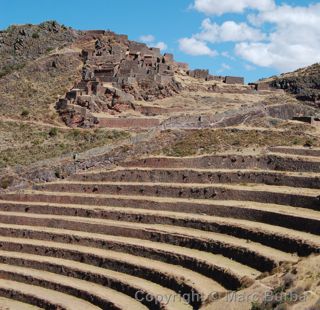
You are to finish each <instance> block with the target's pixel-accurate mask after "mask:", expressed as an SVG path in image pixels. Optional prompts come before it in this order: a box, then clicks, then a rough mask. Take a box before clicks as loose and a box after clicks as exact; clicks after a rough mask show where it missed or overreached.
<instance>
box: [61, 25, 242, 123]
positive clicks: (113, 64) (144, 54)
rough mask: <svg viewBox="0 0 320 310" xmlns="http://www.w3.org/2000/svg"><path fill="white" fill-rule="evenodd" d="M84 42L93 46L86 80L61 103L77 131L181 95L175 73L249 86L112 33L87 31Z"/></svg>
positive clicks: (86, 54) (86, 57) (85, 53)
mask: <svg viewBox="0 0 320 310" xmlns="http://www.w3.org/2000/svg"><path fill="white" fill-rule="evenodd" d="M83 40H86V42H92V44H91V45H90V44H86V46H89V47H86V48H85V49H83V50H82V53H81V57H82V61H83V69H82V79H81V80H80V81H78V82H77V83H76V85H75V86H74V88H73V89H71V90H70V91H69V92H68V93H67V94H66V96H65V97H64V98H61V99H60V100H59V101H58V103H57V104H56V108H57V110H58V112H59V114H60V115H61V117H62V119H63V121H64V122H65V123H66V124H67V125H68V126H71V127H84V128H87V127H93V126H95V125H97V124H98V123H99V119H98V118H97V117H95V116H94V114H95V113H108V114H111V115H116V114H118V113H121V112H123V111H125V110H129V109H132V110H135V106H134V100H145V101H153V100H155V99H162V98H165V97H168V96H172V95H174V94H176V93H178V92H180V91H181V88H182V87H181V84H180V83H179V82H177V81H176V79H175V73H176V72H179V71H183V72H184V73H186V74H188V75H189V76H191V77H194V78H196V79H204V80H206V81H209V80H217V81H221V82H224V83H227V84H244V79H243V78H241V77H229V76H227V77H221V76H213V75H210V74H209V70H200V69H196V70H189V66H188V64H186V63H179V62H175V60H174V56H173V55H172V54H168V53H167V54H164V55H162V54H161V52H160V49H159V48H154V47H151V48H150V47H148V46H147V45H146V44H144V43H138V42H135V41H130V40H128V36H126V35H117V34H115V33H113V32H111V31H104V30H92V31H86V32H85V36H84V38H83Z"/></svg>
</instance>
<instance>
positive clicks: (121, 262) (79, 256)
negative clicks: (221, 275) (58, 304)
mask: <svg viewBox="0 0 320 310" xmlns="http://www.w3.org/2000/svg"><path fill="white" fill-rule="evenodd" d="M19 233H20V235H22V236H23V233H22V234H21V232H19ZM31 237H33V236H31ZM0 244H1V248H2V249H4V250H6V251H14V252H17V251H19V252H24V253H30V254H37V255H42V256H46V257H57V258H62V259H67V260H68V262H72V261H76V262H77V261H78V262H81V263H85V265H83V268H82V270H87V271H88V270H89V271H90V268H91V267H92V265H93V266H96V267H98V269H92V268H94V267H92V268H91V271H90V272H89V273H90V274H91V276H90V277H89V273H86V272H84V274H83V272H82V274H83V275H82V277H84V278H85V279H87V280H88V279H90V281H93V282H95V283H99V284H102V285H104V286H108V287H110V288H111V289H117V290H118V291H121V292H122V293H124V294H127V295H129V296H131V297H133V298H134V297H135V294H136V293H137V292H140V294H141V295H143V296H146V295H148V296H151V297H152V296H153V298H154V299H156V296H158V295H161V296H169V295H177V296H178V295H179V294H185V295H188V294H190V295H191V294H192V292H194V293H196V294H198V295H201V296H202V299H203V300H205V299H207V298H208V296H209V295H210V294H211V293H212V292H216V293H217V294H219V295H220V294H223V293H225V292H226V290H225V289H224V288H223V287H222V286H221V285H220V284H218V283H217V282H215V281H213V280H211V279H209V278H208V277H206V276H203V275H201V274H199V273H197V272H193V271H191V270H189V269H186V268H183V267H180V266H176V265H172V264H168V263H163V262H161V261H157V260H152V259H148V258H144V257H141V256H135V255H132V254H127V253H119V252H116V251H112V250H104V249H98V248H90V247H88V246H82V245H73V244H66V243H62V242H52V241H46V243H45V244H44V243H43V241H41V240H37V239H21V238H11V237H0ZM110 248H112V247H111V246H110ZM74 266H76V264H75V265H74ZM80 267H81V266H80ZM100 267H103V269H101V268H100ZM71 274H73V275H74V274H75V273H74V272H72V273H71ZM96 274H98V276H96ZM101 281H102V283H100V282H101ZM166 287H167V288H166ZM168 294H169V295H168ZM195 302H197V301H196V300H195ZM150 304H151V305H152V302H151V303H150V302H149V303H147V306H150ZM153 306H154V305H153ZM195 306H199V305H197V304H196V305H195Z"/></svg>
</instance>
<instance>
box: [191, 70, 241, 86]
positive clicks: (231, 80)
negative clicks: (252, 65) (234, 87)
mask: <svg viewBox="0 0 320 310" xmlns="http://www.w3.org/2000/svg"><path fill="white" fill-rule="evenodd" d="M187 74H188V75H189V76H191V77H193V78H196V79H203V80H205V81H219V82H223V83H226V84H241V85H243V84H244V78H243V77H237V76H216V75H211V74H209V70H203V69H195V70H188V71H187Z"/></svg>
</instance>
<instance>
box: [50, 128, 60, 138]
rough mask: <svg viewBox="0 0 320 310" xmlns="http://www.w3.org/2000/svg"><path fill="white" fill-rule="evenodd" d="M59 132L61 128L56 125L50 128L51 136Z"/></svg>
mask: <svg viewBox="0 0 320 310" xmlns="http://www.w3.org/2000/svg"><path fill="white" fill-rule="evenodd" d="M58 133H59V130H58V128H56V127H53V128H51V129H50V130H49V136H50V137H56V136H57V135H58Z"/></svg>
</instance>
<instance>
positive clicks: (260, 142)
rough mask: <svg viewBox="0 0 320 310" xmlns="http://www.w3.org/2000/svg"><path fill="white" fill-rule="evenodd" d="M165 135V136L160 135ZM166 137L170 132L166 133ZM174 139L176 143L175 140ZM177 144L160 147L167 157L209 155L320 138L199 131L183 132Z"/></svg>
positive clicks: (314, 141)
mask: <svg viewBox="0 0 320 310" xmlns="http://www.w3.org/2000/svg"><path fill="white" fill-rule="evenodd" d="M164 134H165V133H164ZM167 134H170V132H167ZM177 140H178V141H177ZM176 141H177V142H175V143H173V144H172V145H170V146H168V147H166V148H164V149H163V150H162V153H163V154H164V155H167V156H178V157H183V156H192V155H197V154H199V155H201V154H212V153H216V152H221V151H227V150H232V149H242V148H250V147H264V146H271V145H272V146H280V145H282V146H293V145H298V146H304V145H312V146H319V145H320V139H319V138H316V137H313V136H310V135H307V134H305V133H302V132H294V131H287V132H283V131H278V132H277V131H267V130H266V131H262V130H240V129H223V128H222V129H217V130H212V129H203V130H192V131H187V132H185V133H184V134H182V136H181V137H180V138H177V139H176Z"/></svg>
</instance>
